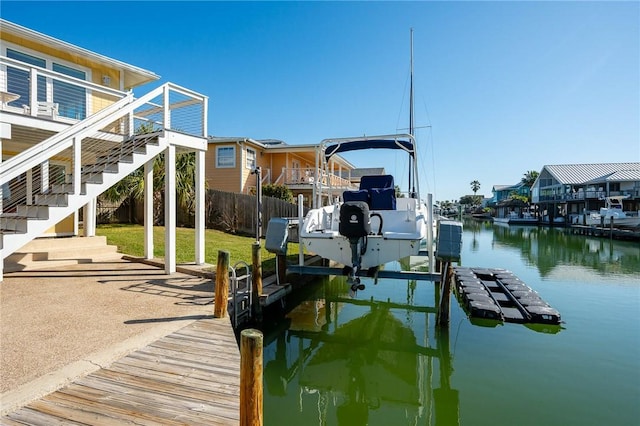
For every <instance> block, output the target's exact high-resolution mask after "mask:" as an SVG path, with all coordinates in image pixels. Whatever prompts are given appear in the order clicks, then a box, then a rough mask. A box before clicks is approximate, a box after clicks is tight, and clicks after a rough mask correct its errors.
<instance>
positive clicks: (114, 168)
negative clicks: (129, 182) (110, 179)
mask: <svg viewBox="0 0 640 426" xmlns="http://www.w3.org/2000/svg"><path fill="white" fill-rule="evenodd" d="M82 173H118V163H106V164H91V165H88V166H83V167H82Z"/></svg>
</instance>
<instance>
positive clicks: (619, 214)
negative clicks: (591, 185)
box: [585, 196, 640, 228]
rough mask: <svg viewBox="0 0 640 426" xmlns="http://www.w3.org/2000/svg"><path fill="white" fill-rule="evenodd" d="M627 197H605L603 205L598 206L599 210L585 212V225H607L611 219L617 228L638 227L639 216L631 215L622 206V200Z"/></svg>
mask: <svg viewBox="0 0 640 426" xmlns="http://www.w3.org/2000/svg"><path fill="white" fill-rule="evenodd" d="M625 198H627V197H622V196H616V197H606V198H605V206H604V207H602V208H600V212H591V213H587V214H585V223H586V224H587V225H595V226H598V225H605V226H609V224H610V223H611V220H612V219H613V226H614V227H618V228H637V227H640V216H638V215H634V216H631V215H629V214H628V213H627V212H625V211H624V210H623V208H622V200H624V199H625Z"/></svg>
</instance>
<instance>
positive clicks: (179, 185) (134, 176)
mask: <svg viewBox="0 0 640 426" xmlns="http://www.w3.org/2000/svg"><path fill="white" fill-rule="evenodd" d="M151 131H153V129H152V128H146V127H145V126H141V127H140V128H139V129H138V130H137V131H136V134H143V133H149V132H151ZM195 159H196V156H195V153H194V152H186V153H179V154H177V155H176V195H177V201H178V205H180V206H181V207H183V208H185V209H186V211H187V212H189V213H190V214H192V213H193V212H194V211H195V198H196V197H195V167H196V162H195ZM143 196H144V167H140V168H139V169H137V170H136V171H134V172H132V173H131V174H130V175H129V176H127V177H125V178H124V179H122V180H121V181H120V182H118V183H116V184H115V185H113V186H112V187H111V188H109V189H107V190H106V191H105V192H104V193H103V194H102V197H104V198H105V199H106V200H108V201H111V202H124V201H125V200H129V201H133V200H141V199H142V197H143ZM163 200H164V154H160V155H158V156H156V158H155V159H154V160H153V222H154V224H156V225H157V224H160V223H161V221H162V218H163ZM132 204H133V203H130V205H132ZM130 215H131V214H130ZM130 219H131V218H130Z"/></svg>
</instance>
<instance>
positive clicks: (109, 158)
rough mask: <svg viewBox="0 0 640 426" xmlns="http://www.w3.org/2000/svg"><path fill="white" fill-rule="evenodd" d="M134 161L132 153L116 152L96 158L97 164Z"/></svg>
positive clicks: (129, 162)
mask: <svg viewBox="0 0 640 426" xmlns="http://www.w3.org/2000/svg"><path fill="white" fill-rule="evenodd" d="M115 163H127V164H131V163H133V154H132V153H120V154H118V153H116V154H110V155H105V156H103V157H98V158H96V164H115Z"/></svg>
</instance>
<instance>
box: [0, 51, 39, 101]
mask: <svg viewBox="0 0 640 426" xmlns="http://www.w3.org/2000/svg"><path fill="white" fill-rule="evenodd" d="M7 57H8V58H11V59H16V60H18V61H21V62H24V63H27V64H29V65H35V66H37V67H42V68H46V66H47V62H46V61H45V60H44V59H41V58H38V57H35V56H32V55H27V54H26V53H22V52H18V51H17V50H13V49H7ZM30 90H31V87H30V86H29V71H25V70H21V69H17V68H13V67H10V66H8V67H7V91H8V92H11V93H15V94H18V95H20V97H19V98H18V99H16V100H15V101H13V102H10V103H9V105H11V106H14V107H18V108H20V107H21V106H22V105H28V104H29V99H30ZM46 100H47V81H46V79H45V77H44V76H41V75H39V76H38V101H46Z"/></svg>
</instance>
